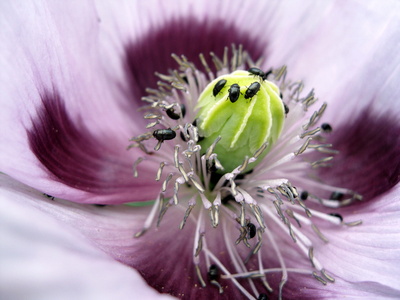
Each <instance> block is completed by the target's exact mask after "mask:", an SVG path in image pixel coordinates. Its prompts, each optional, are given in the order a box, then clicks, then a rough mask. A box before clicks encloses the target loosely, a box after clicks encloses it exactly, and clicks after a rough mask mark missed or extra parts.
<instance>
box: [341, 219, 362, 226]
mask: <svg viewBox="0 0 400 300" xmlns="http://www.w3.org/2000/svg"><path fill="white" fill-rule="evenodd" d="M361 224H362V220H358V221H353V222H346V223H344V225H346V226H358V225H361Z"/></svg>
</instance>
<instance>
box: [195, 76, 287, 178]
mask: <svg viewBox="0 0 400 300" xmlns="http://www.w3.org/2000/svg"><path fill="white" fill-rule="evenodd" d="M221 79H224V80H226V82H225V81H223V82H224V84H223V86H221V85H222V84H221ZM218 84H219V85H218ZM216 85H217V87H216ZM216 91H217V92H216ZM196 108H197V109H198V113H197V117H196V118H197V125H198V128H199V134H200V136H202V137H204V139H203V140H201V141H200V142H199V144H200V145H201V147H202V153H205V152H206V151H207V149H208V148H209V147H210V146H211V145H212V143H213V142H214V141H215V139H217V138H218V136H221V140H220V141H219V142H218V143H217V145H216V146H215V149H214V152H215V153H216V154H217V155H218V159H219V160H220V162H221V164H222V166H223V167H224V172H231V171H232V170H234V169H235V168H236V167H238V166H239V165H241V164H242V163H243V161H244V159H245V158H246V156H247V157H252V156H253V155H254V153H255V152H256V151H257V150H258V149H260V147H261V146H262V145H263V144H264V143H268V146H267V148H266V149H265V150H264V152H263V153H262V155H261V156H260V157H259V158H258V159H257V161H255V162H253V163H251V164H249V166H248V167H247V168H246V170H245V171H249V170H251V169H253V168H254V167H255V166H256V164H257V163H258V162H260V161H261V159H262V158H263V157H264V156H265V155H266V154H267V153H268V151H269V150H270V148H271V147H272V145H273V144H274V142H275V141H276V140H277V139H278V137H279V135H280V133H281V131H282V127H283V124H284V120H285V108H284V105H283V102H282V100H281V99H280V97H279V88H278V87H277V86H276V85H275V84H273V83H272V82H270V81H267V80H262V78H260V77H258V76H254V75H252V74H250V73H249V72H247V71H236V72H233V73H231V74H228V75H223V76H221V77H219V78H217V79H215V80H213V81H212V82H211V83H210V84H209V85H208V86H207V87H206V88H205V89H204V91H203V93H202V94H201V95H200V97H199V100H198V104H197V107H196Z"/></svg>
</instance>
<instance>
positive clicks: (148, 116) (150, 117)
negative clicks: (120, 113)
mask: <svg viewBox="0 0 400 300" xmlns="http://www.w3.org/2000/svg"><path fill="white" fill-rule="evenodd" d="M144 118H145V119H159V120H160V119H161V118H162V116H160V115H156V114H147V115H145V116H144Z"/></svg>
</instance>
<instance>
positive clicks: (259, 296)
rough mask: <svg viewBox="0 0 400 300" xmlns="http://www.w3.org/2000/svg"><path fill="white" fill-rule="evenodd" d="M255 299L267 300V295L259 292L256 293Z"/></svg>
mask: <svg viewBox="0 0 400 300" xmlns="http://www.w3.org/2000/svg"><path fill="white" fill-rule="evenodd" d="M257 300H268V296H267V294H264V293H261V294H260V295H258V298H257Z"/></svg>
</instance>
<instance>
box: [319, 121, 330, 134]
mask: <svg viewBox="0 0 400 300" xmlns="http://www.w3.org/2000/svg"><path fill="white" fill-rule="evenodd" d="M321 129H322V131H324V132H327V133H329V132H332V126H331V125H329V124H328V123H323V124H322V125H321Z"/></svg>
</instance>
